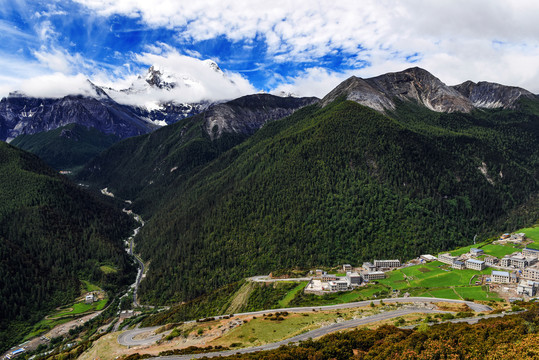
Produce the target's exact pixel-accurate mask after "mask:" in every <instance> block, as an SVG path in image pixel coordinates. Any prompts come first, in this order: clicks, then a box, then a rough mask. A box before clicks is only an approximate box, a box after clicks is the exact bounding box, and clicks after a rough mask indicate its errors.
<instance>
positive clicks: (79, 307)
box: [50, 299, 108, 318]
mask: <svg viewBox="0 0 539 360" xmlns="http://www.w3.org/2000/svg"><path fill="white" fill-rule="evenodd" d="M107 301H108V299H103V300H99V301H97V302H94V303H92V304H86V303H83V302H81V303H76V304H73V305H72V306H71V307H69V308H68V309H66V311H60V312H58V313H56V314H54V315H51V316H50V318H60V317H64V316H74V315H79V314H82V313H85V312H88V311H92V310H101V309H103V308H104V307H105V305H107Z"/></svg>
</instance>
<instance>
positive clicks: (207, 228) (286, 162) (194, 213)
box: [80, 99, 539, 303]
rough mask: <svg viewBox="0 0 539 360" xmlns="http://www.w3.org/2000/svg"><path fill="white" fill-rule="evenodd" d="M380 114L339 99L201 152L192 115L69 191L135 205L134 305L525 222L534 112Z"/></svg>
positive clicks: (205, 141)
mask: <svg viewBox="0 0 539 360" xmlns="http://www.w3.org/2000/svg"><path fill="white" fill-rule="evenodd" d="M397 105H398V106H397V109H396V110H395V111H393V112H391V113H388V114H386V115H384V114H381V113H379V112H376V111H374V110H372V109H369V108H366V107H363V106H361V105H359V104H357V103H354V102H350V101H344V100H343V99H338V100H337V101H335V102H334V103H332V104H330V105H328V106H326V107H323V108H321V107H320V106H319V105H311V106H308V107H305V108H302V109H301V110H298V111H296V112H295V113H294V114H293V115H291V116H289V117H287V118H284V119H281V120H277V121H273V122H271V123H268V124H266V125H265V126H264V127H263V128H262V129H260V130H259V131H258V132H256V133H255V134H254V135H253V136H251V137H249V138H247V139H246V138H245V137H232V136H231V137H228V138H221V139H219V140H213V141H212V140H211V139H210V137H209V136H208V135H207V134H206V133H205V132H204V129H203V128H202V124H203V119H204V114H201V115H199V116H196V117H193V118H188V119H184V120H182V121H180V122H178V123H176V124H174V125H172V126H168V127H166V128H163V129H160V130H158V131H156V132H154V133H152V134H149V135H145V136H141V137H136V138H131V139H127V140H125V141H122V142H120V143H118V144H116V145H114V146H113V147H111V148H110V149H109V150H108V151H106V152H105V153H103V154H102V155H101V156H99V157H98V158H96V159H95V160H93V161H92V162H90V163H89V165H88V166H87V167H86V168H85V170H84V171H83V172H82V173H81V177H80V178H81V179H84V180H86V181H88V182H90V183H93V184H97V185H98V186H100V187H104V186H109V188H111V189H112V191H113V192H114V193H117V194H119V195H120V196H121V197H124V198H128V199H130V200H133V201H134V205H133V206H134V209H135V211H136V212H138V213H141V214H143V216H144V218H145V219H146V220H148V221H147V224H146V226H145V227H144V228H143V230H142V231H141V233H140V235H139V236H138V238H137V251H139V252H140V253H141V254H142V257H143V258H144V259H147V260H150V261H151V266H150V270H149V273H148V276H147V278H146V280H145V281H143V282H142V284H141V293H140V295H141V299H142V301H147V302H152V303H174V302H178V301H184V300H187V299H194V298H196V297H198V296H200V295H202V294H204V293H206V292H208V291H209V290H211V289H216V288H219V287H222V286H224V285H226V284H229V283H232V282H235V281H238V280H240V279H241V278H243V277H245V276H249V275H255V274H264V273H266V274H267V273H269V272H271V271H274V270H276V269H282V268H293V267H296V266H301V267H312V266H335V265H336V264H340V263H352V264H360V263H361V262H362V261H365V260H372V259H373V258H387V257H390V258H401V259H403V260H405V259H409V258H412V257H415V256H417V255H419V254H421V253H429V252H437V251H441V250H444V249H450V248H454V247H457V246H459V245H463V244H467V243H469V242H470V241H471V239H472V238H473V237H474V235H476V234H479V236H480V238H484V237H487V236H491V235H493V234H495V233H497V232H501V231H508V230H511V229H515V228H518V227H523V226H524V225H527V224H531V223H534V222H535V221H536V220H537V218H538V216H539V211H538V209H539V192H538V190H539V185H538V181H537V176H538V169H539V166H538V165H539V146H538V145H539V105H538V104H537V103H536V102H534V101H532V100H523V101H521V103H520V104H519V107H518V108H517V109H515V110H476V111H474V112H472V113H469V114H461V113H451V114H447V113H437V112H433V111H430V110H428V109H426V108H424V107H422V106H419V105H417V104H414V103H413V102H400V103H398V104H397Z"/></svg>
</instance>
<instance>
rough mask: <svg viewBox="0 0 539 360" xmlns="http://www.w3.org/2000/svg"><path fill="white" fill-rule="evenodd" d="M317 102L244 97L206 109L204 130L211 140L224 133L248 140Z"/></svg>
mask: <svg viewBox="0 0 539 360" xmlns="http://www.w3.org/2000/svg"><path fill="white" fill-rule="evenodd" d="M317 101H319V99H317V98H313V97H306V98H295V97H279V96H274V95H269V94H255V95H247V96H243V97H241V98H239V99H236V100H232V101H229V102H227V103H223V104H216V105H212V106H211V107H210V108H208V110H207V111H206V112H205V113H204V119H205V121H204V128H205V130H206V132H207V133H208V134H209V135H210V138H211V139H212V140H213V139H217V138H219V137H221V136H222V135H223V134H224V133H232V134H240V135H246V136H250V135H252V134H254V133H255V132H256V131H257V130H258V129H260V128H261V127H262V125H264V124H265V123H266V122H268V121H271V120H277V119H281V118H283V117H285V116H288V115H290V114H292V113H293V112H294V111H296V110H297V109H299V108H302V107H304V106H307V105H310V104H313V103H315V102H317Z"/></svg>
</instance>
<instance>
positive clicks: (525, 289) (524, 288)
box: [517, 280, 538, 296]
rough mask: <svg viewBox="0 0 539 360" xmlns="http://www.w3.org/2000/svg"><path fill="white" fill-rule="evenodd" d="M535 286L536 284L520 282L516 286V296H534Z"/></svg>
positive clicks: (528, 281) (527, 281)
mask: <svg viewBox="0 0 539 360" xmlns="http://www.w3.org/2000/svg"><path fill="white" fill-rule="evenodd" d="M537 284H538V283H536V282H533V281H530V280H522V281H521V282H520V283H519V284H518V287H517V294H519V295H527V296H535V293H536V292H537Z"/></svg>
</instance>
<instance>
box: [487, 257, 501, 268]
mask: <svg viewBox="0 0 539 360" xmlns="http://www.w3.org/2000/svg"><path fill="white" fill-rule="evenodd" d="M499 261H500V260H499V259H498V258H497V257H495V256H485V264H487V265H489V266H492V265H496V264H497V263H498V262H499Z"/></svg>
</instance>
